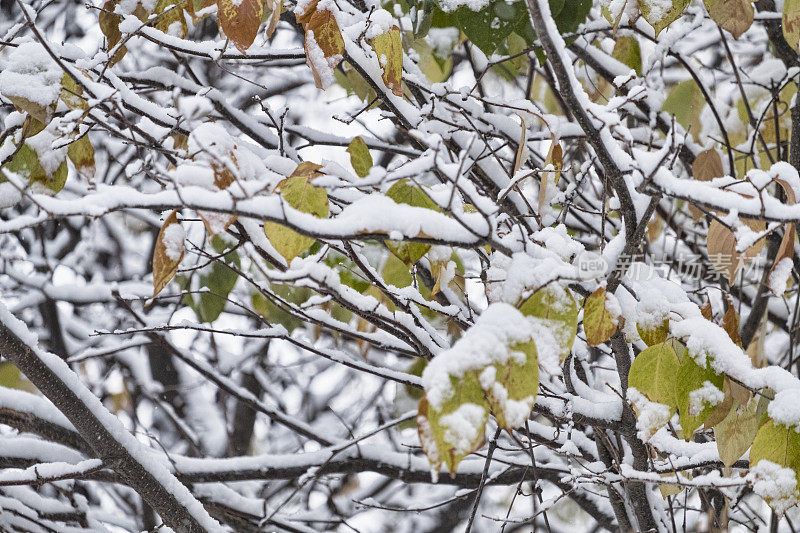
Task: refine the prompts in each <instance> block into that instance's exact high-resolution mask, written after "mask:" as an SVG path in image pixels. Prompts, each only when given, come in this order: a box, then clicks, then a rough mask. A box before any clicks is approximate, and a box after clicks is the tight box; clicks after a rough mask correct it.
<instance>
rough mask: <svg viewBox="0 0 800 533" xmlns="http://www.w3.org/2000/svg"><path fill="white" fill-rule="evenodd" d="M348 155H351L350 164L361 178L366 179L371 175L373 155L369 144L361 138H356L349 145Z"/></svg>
mask: <svg viewBox="0 0 800 533" xmlns="http://www.w3.org/2000/svg"><path fill="white" fill-rule="evenodd" d="M347 153H349V154H350V164H351V165H352V166H353V170H355V171H356V174H357V175H358V177H359V178H365V177H367V176H368V175H369V170H370V169H371V168H372V155H371V154H370V153H369V148H367V143H366V142H364V139H362V138H361V137H355V138H353V140H352V141H350V144H349V145H347Z"/></svg>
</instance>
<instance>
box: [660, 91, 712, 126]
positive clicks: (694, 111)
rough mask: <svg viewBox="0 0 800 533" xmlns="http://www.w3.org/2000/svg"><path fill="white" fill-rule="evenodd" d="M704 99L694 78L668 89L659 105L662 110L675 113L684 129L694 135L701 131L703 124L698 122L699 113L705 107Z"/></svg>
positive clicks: (676, 118)
mask: <svg viewBox="0 0 800 533" xmlns="http://www.w3.org/2000/svg"><path fill="white" fill-rule="evenodd" d="M705 105H706V101H705V98H703V93H702V91H700V87H698V86H697V83H695V81H694V80H692V79H690V80H686V81H684V82H681V83H679V84H678V85H676V86H675V87H673V88H672V89H670V91H669V94H668V95H667V99H666V100H664V104H663V105H662V106H661V110H662V111H666V112H667V113H670V114H672V115H675V120H677V121H678V123H679V124H680V125H681V126H683V127H684V129H686V130H688V131H691V132H693V133H694V134H695V135H697V134H699V132H700V131H702V129H703V126H702V123H701V122H700V114H701V113H702V111H703V107H705Z"/></svg>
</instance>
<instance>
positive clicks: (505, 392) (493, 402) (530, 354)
mask: <svg viewBox="0 0 800 533" xmlns="http://www.w3.org/2000/svg"><path fill="white" fill-rule="evenodd" d="M511 349H512V350H514V351H517V352H521V353H523V354H524V355H525V361H524V363H522V362H519V361H518V360H517V359H516V358H512V359H511V360H510V361H509V362H508V363H506V364H501V363H499V362H496V363H494V364H493V365H492V366H488V367H486V368H485V369H484V370H483V371H482V372H481V373H480V374H479V375H478V380H479V381H480V384H481V387H482V388H483V390H484V391H485V392H486V398H487V399H488V400H489V405H490V406H491V408H492V414H493V415H494V417H495V418H496V419H497V425H498V426H500V427H501V428H503V429H506V430H508V431H511V430H512V429H516V428H518V427H520V426H522V425H524V424H525V421H526V420H527V419H528V416H529V415H530V412H531V409H533V405H534V404H535V403H536V395H537V394H538V391H539V360H538V358H537V356H536V344H535V343H534V342H533V341H529V342H525V343H520V344H516V345H514V346H512V347H511Z"/></svg>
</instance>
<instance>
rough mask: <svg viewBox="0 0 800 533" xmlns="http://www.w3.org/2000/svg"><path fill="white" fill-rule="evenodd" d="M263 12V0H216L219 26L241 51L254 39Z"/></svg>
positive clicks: (245, 49)
mask: <svg viewBox="0 0 800 533" xmlns="http://www.w3.org/2000/svg"><path fill="white" fill-rule="evenodd" d="M263 14H264V2H263V0H241V1H240V3H239V4H238V5H237V4H236V2H235V1H234V0H218V1H217V17H218V19H219V27H220V29H221V30H222V31H223V32H225V35H227V36H228V38H229V39H230V40H231V41H232V42H233V44H234V45H235V46H236V48H238V49H239V51H240V52H242V53H244V52H246V51H247V49H248V48H250V46H251V45H252V44H253V41H255V40H256V35H257V34H258V28H259V27H260V26H261V17H262V15H263Z"/></svg>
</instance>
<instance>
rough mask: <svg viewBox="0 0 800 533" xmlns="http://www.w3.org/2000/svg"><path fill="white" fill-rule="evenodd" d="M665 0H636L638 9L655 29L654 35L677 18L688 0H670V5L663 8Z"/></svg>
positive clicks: (687, 3) (666, 0)
mask: <svg viewBox="0 0 800 533" xmlns="http://www.w3.org/2000/svg"><path fill="white" fill-rule="evenodd" d="M667 2H668V0H638V4H639V11H641V12H642V16H643V17H644V19H645V20H646V21H647V22H648V23H649V24H650V25H651V26H652V27H653V29H654V30H655V31H656V37H658V34H659V33H661V31H662V30H663V29H664V28H666V27H667V26H669V25H670V24H672V23H673V22H675V21H676V20H678V18H679V17H680V16H681V15H682V14H683V10H684V9H686V6H687V5H689V0H671V2H669V3H670V4H671V5H670V6H669V8H667V9H665V6H664V4H665V3H667Z"/></svg>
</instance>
